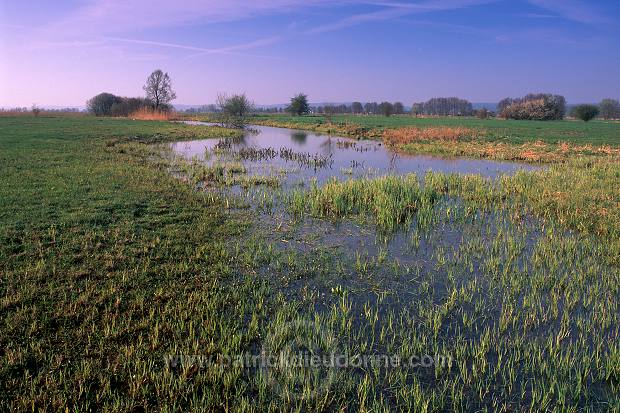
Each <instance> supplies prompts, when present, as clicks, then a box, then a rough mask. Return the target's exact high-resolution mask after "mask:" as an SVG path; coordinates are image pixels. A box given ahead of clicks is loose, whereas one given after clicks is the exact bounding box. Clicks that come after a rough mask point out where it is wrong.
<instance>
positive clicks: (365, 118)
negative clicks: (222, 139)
mask: <svg viewBox="0 0 620 413" xmlns="http://www.w3.org/2000/svg"><path fill="white" fill-rule="evenodd" d="M254 119H255V120H257V121H258V122H273V123H281V124H289V125H298V127H300V128H302V129H304V128H305V129H308V128H310V129H312V128H314V127H317V126H321V125H326V124H329V123H330V122H328V121H327V120H326V119H325V117H324V116H322V115H310V116H291V115H288V114H282V115H280V114H278V115H256V116H255V117H254ZM331 123H332V124H334V125H359V126H360V127H362V128H366V129H369V130H373V129H378V130H383V129H391V128H401V127H418V128H427V127H439V126H447V127H459V126H461V127H466V128H476V129H485V130H487V131H488V132H489V133H488V135H486V137H485V139H487V140H489V141H502V142H507V143H513V144H519V143H525V142H530V141H536V140H540V141H543V142H546V143H556V142H569V143H574V144H579V145H586V144H592V145H612V146H620V133H619V130H620V122H618V121H604V120H596V121H592V122H588V123H586V122H582V121H577V120H575V121H572V120H563V121H519V120H506V119H497V118H489V119H476V118H471V117H463V118H459V117H441V118H432V117H419V118H418V117H415V116H411V115H394V116H390V117H385V116H378V115H334V116H332V118H331Z"/></svg>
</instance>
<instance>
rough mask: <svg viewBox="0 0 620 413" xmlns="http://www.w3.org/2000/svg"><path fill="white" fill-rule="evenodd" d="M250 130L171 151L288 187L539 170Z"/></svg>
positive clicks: (272, 130)
mask: <svg viewBox="0 0 620 413" xmlns="http://www.w3.org/2000/svg"><path fill="white" fill-rule="evenodd" d="M189 123H191V124H194V125H197V124H198V125H199V124H204V125H205V126H207V125H209V124H208V123H201V122H189ZM252 130H253V132H248V133H246V135H245V136H244V137H243V138H239V139H232V138H228V139H223V140H216V139H207V140H201V141H188V142H175V143H172V144H170V146H171V148H172V150H173V151H174V152H175V153H177V154H179V155H182V156H183V157H185V158H187V159H197V160H199V161H203V162H205V163H206V164H208V165H216V164H222V163H230V162H238V163H240V164H241V165H242V167H243V169H244V170H245V173H246V174H247V175H249V176H263V177H273V178H276V179H278V180H280V181H281V184H282V185H283V186H284V187H290V186H294V185H296V184H299V183H303V182H309V181H310V180H316V183H317V184H323V183H325V182H327V181H328V180H329V179H330V178H337V179H348V178H361V177H377V176H383V175H388V174H394V175H403V174H410V173H415V174H417V175H418V176H423V175H424V174H425V173H426V172H428V171H435V172H443V173H459V174H478V175H481V176H483V177H489V178H497V177H498V176H500V175H503V174H508V175H510V174H514V173H515V172H517V171H520V170H532V169H535V168H536V167H534V166H531V165H527V164H520V163H512V162H495V161H487V160H476V159H463V158H460V159H444V158H437V157H432V156H412V155H406V154H399V153H396V152H393V151H391V150H390V149H389V148H387V147H386V146H384V145H383V144H382V143H381V142H379V141H370V140H356V139H350V138H342V137H334V136H327V135H320V134H316V133H313V132H308V131H301V130H292V129H285V128H273V127H266V126H252ZM241 165H238V166H241Z"/></svg>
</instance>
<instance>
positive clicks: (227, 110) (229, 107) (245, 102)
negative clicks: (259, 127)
mask: <svg viewBox="0 0 620 413" xmlns="http://www.w3.org/2000/svg"><path fill="white" fill-rule="evenodd" d="M217 104H218V106H219V108H220V110H221V112H222V113H221V117H222V124H224V125H226V126H231V127H235V128H243V127H244V126H245V123H246V118H247V116H248V114H249V113H250V112H251V111H252V109H253V107H254V105H253V104H252V102H250V100H249V99H248V98H247V97H246V96H245V94H240V95H233V96H230V97H229V96H226V95H219V96H218V97H217Z"/></svg>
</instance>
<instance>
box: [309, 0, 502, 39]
mask: <svg viewBox="0 0 620 413" xmlns="http://www.w3.org/2000/svg"><path fill="white" fill-rule="evenodd" d="M495 1H497V0H435V1H430V0H429V1H424V2H419V3H403V2H385V1H383V2H381V1H371V2H367V3H368V4H372V5H376V6H384V7H386V8H384V9H382V10H379V11H375V12H370V13H362V14H356V15H353V16H349V17H345V18H343V19H341V20H338V21H336V22H333V23H328V24H325V25H321V26H317V27H314V28H312V29H310V30H309V31H308V33H324V32H330V31H334V30H340V29H343V28H347V27H351V26H356V25H359V24H363V23H368V22H373V21H384V20H392V19H396V18H399V17H403V16H406V15H411V14H420V13H431V12H439V11H447V10H456V9H462V8H466V7H472V6H478V5H482V4H486V3H493V2H495Z"/></svg>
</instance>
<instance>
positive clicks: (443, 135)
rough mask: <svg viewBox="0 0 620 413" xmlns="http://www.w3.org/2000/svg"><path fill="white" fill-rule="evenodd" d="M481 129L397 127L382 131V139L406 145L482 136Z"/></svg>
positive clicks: (482, 131)
mask: <svg viewBox="0 0 620 413" xmlns="http://www.w3.org/2000/svg"><path fill="white" fill-rule="evenodd" d="M485 134H486V132H485V131H484V130H482V129H474V128H465V127H461V126H458V127H448V126H438V127H431V128H415V127H408V128H398V129H386V130H385V131H384V132H383V141H384V142H385V143H386V144H387V145H406V144H408V143H411V142H419V141H462V140H471V139H475V138H477V137H480V136H484V135H485Z"/></svg>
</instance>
